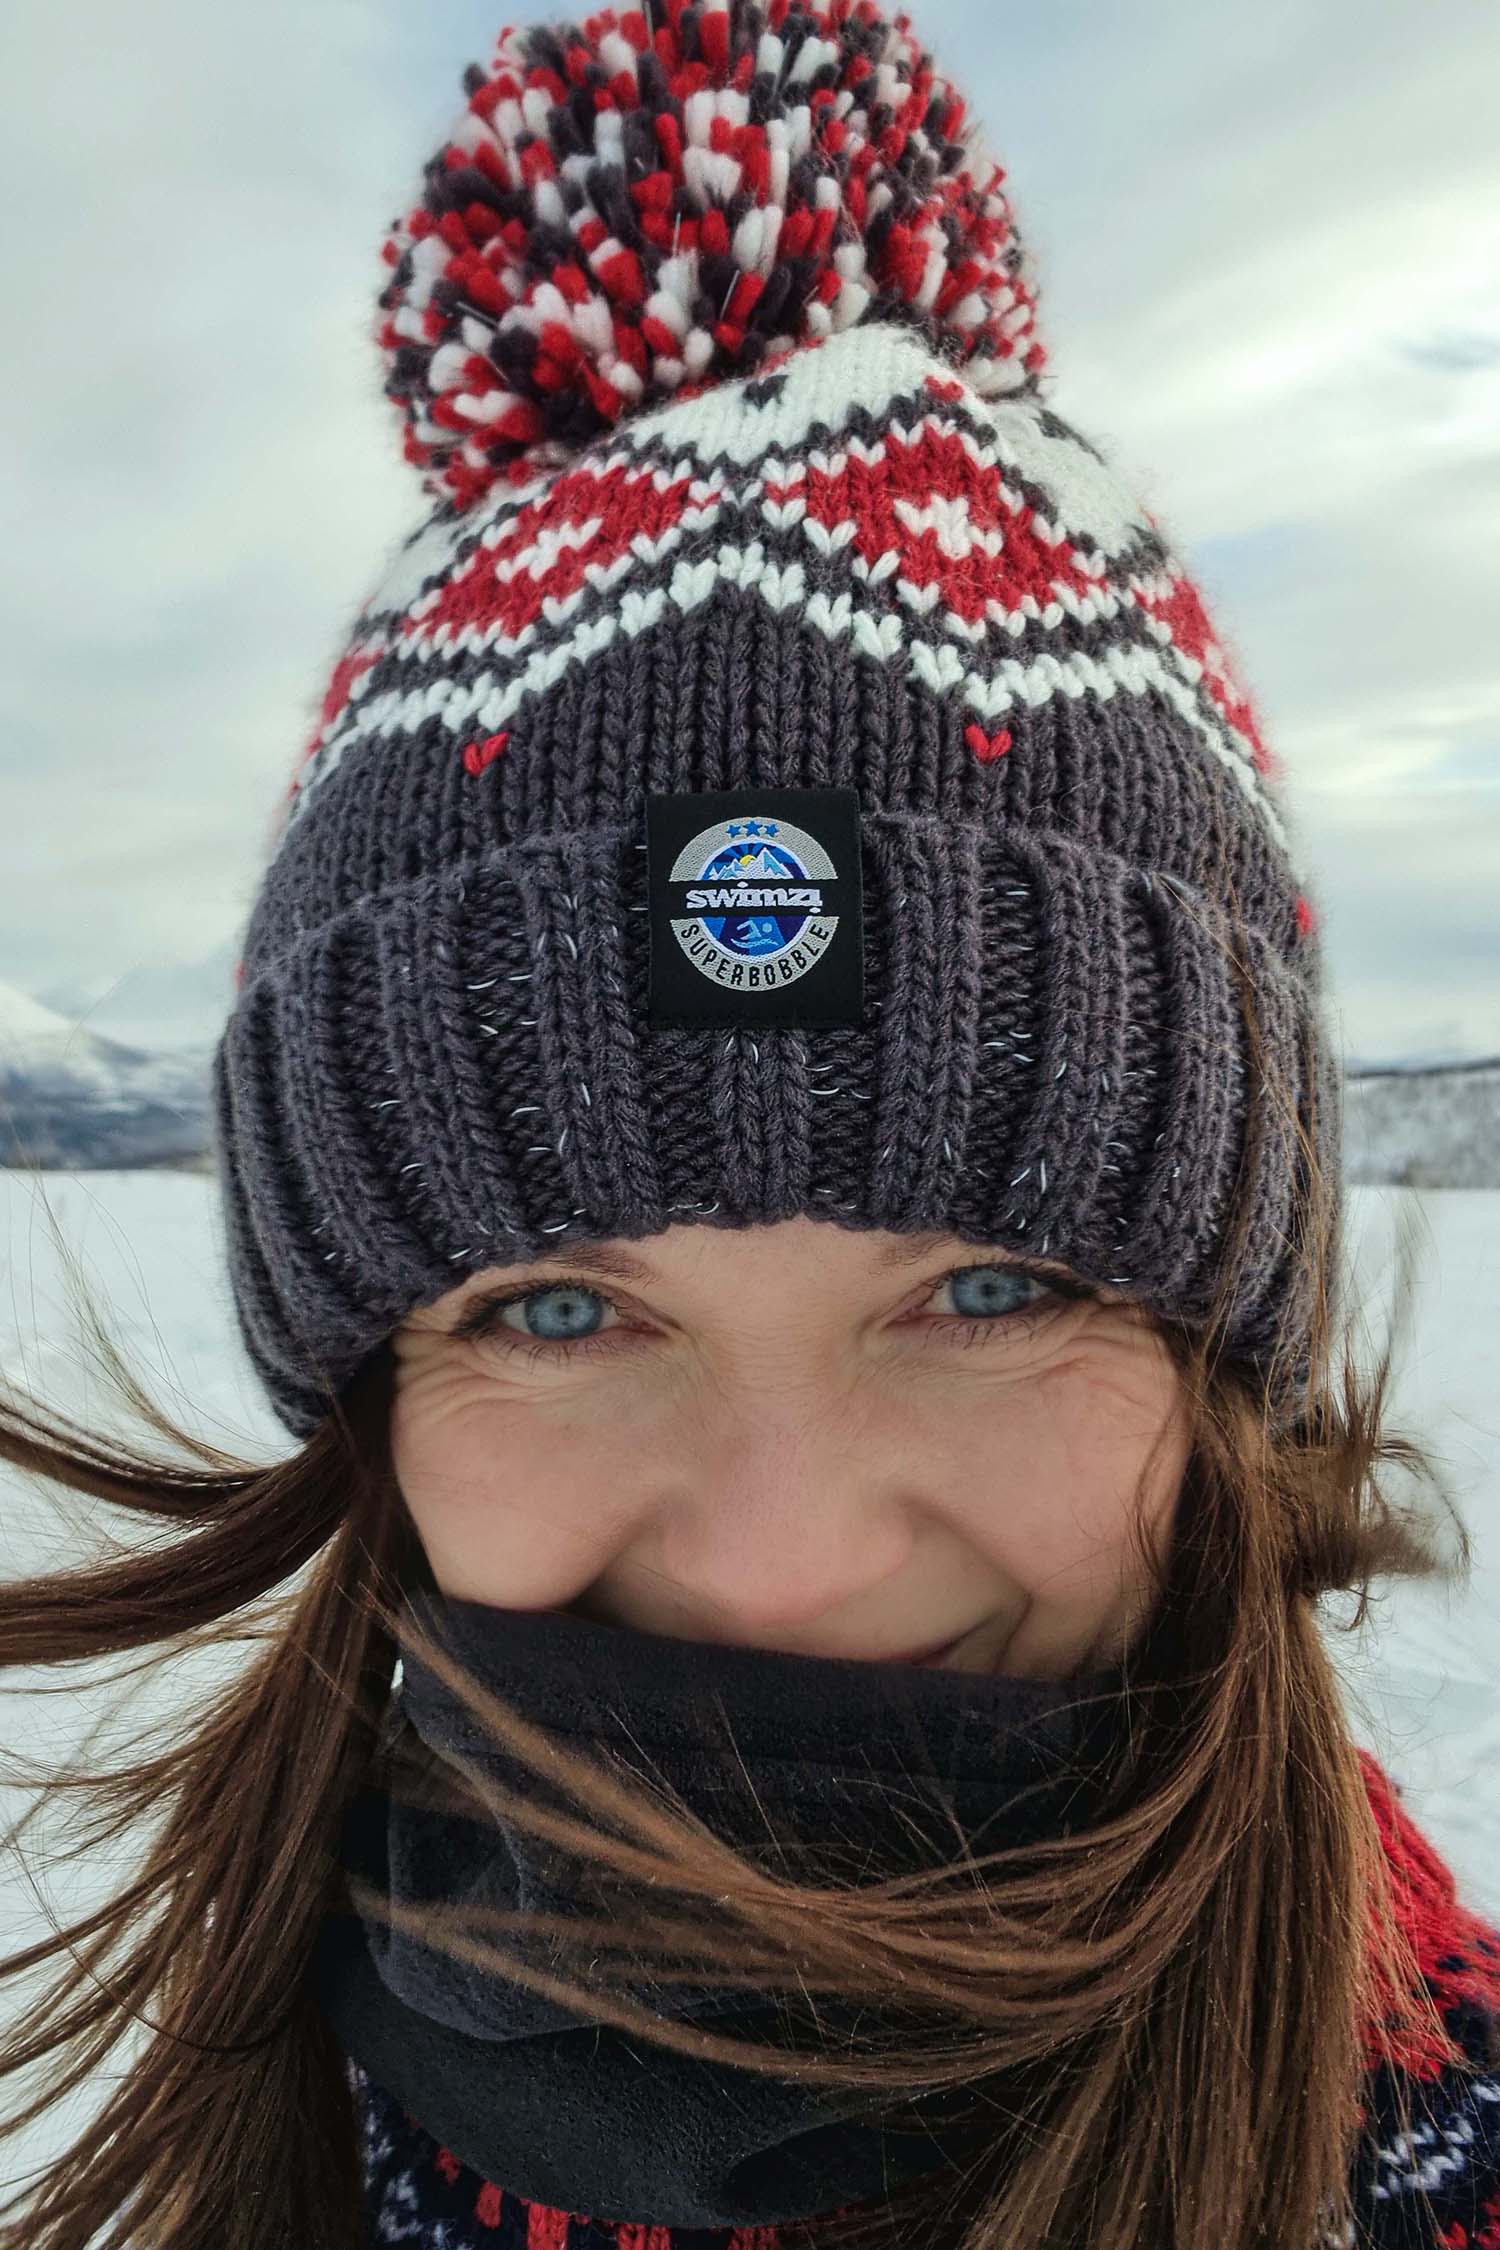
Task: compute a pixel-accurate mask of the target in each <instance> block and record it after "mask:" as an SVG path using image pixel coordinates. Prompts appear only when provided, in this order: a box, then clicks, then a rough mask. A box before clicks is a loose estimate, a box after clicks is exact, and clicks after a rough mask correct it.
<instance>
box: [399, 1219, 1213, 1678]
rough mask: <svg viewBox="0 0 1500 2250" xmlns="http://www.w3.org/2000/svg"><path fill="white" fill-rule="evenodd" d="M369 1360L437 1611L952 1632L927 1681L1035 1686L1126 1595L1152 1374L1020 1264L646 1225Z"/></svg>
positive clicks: (883, 1632) (1137, 1598) (1159, 1532)
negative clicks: (437, 1596) (977, 1679)
mask: <svg viewBox="0 0 1500 2250" xmlns="http://www.w3.org/2000/svg"><path fill="white" fill-rule="evenodd" d="M601 1257H602V1258H603V1259H606V1260H611V1261H621V1262H626V1261H628V1262H629V1266H630V1271H629V1274H628V1276H627V1275H626V1274H625V1273H624V1272H622V1271H621V1270H620V1267H619V1265H615V1266H614V1267H613V1268H612V1270H610V1271H608V1272H607V1273H606V1272H603V1271H601V1269H600V1266H599V1264H598V1263H597V1262H594V1261H598V1260H599V1259H600V1258H601ZM1073 1286H1074V1291H1076V1289H1077V1285H1076V1284H1075V1285H1073ZM497 1297H510V1298H512V1299H515V1300H517V1301H513V1302H511V1303H510V1304H509V1305H508V1306H507V1305H496V1304H495V1303H494V1300H495V1299H496V1298H497ZM393 1346H394V1356H395V1391H394V1400H393V1408H392V1414H393V1419H392V1428H391V1442H392V1452H393V1459H394V1464H395V1471H396V1477H397V1481H398V1483H399V1485H400V1487H401V1490H402V1493H403V1495H404V1497H405V1500H406V1503H407V1505H408V1507H409V1509H410V1511H411V1516H412V1520H413V1522H414V1524H415V1526H416V1530H417V1534H418V1537H419V1538H420V1540H421V1542H422V1545H423V1547H424V1548H425V1550H426V1553H427V1556H428V1559H429V1561H430V1563H431V1566H432V1571H433V1575H434V1577H435V1579H436V1581H437V1584H438V1586H439V1587H440V1589H441V1590H442V1591H443V1592H445V1593H448V1594H451V1595H454V1596H458V1597H461V1598H464V1599H467V1600H471V1601H480V1602H488V1603H492V1604H496V1605H499V1606H503V1607H507V1608H521V1609H549V1610H571V1611H575V1612H577V1613H579V1614H580V1615H583V1616H588V1617H593V1618H597V1619H601V1620H604V1621H607V1622H609V1623H612V1624H619V1625H625V1626H629V1627H634V1628H635V1629H637V1630H639V1631H645V1632H651V1633H660V1634H667V1635H672V1636H677V1637H681V1638H685V1639H692V1640H706V1641H718V1642H734V1643H739V1644H743V1645H746V1646H750V1647H754V1648H762V1649H770V1650H780V1651H784V1652H789V1653H796V1654H801V1655H810V1656H834V1657H855V1658H861V1659H885V1658H892V1657H897V1656H904V1655H906V1654H908V1653H909V1652H911V1651H913V1650H925V1649H929V1648H932V1647H934V1646H936V1645H937V1644H939V1643H941V1642H945V1641H948V1640H960V1646H959V1647H958V1648H956V1649H955V1650H954V1652H953V1653H952V1655H951V1656H949V1657H948V1658H946V1659H945V1662H946V1663H947V1664H949V1665H951V1666H953V1667H955V1668H959V1669H964V1670H972V1671H1003V1672H1009V1673H1014V1674H1017V1675H1020V1676H1022V1677H1026V1678H1034V1679H1048V1680H1060V1679H1065V1678H1067V1677H1068V1676H1069V1675H1070V1674H1072V1673H1073V1672H1075V1671H1078V1670H1081V1669H1088V1668H1092V1667H1093V1666H1095V1665H1102V1664H1106V1663H1109V1662H1111V1661H1113V1660H1114V1658H1115V1657H1116V1656H1117V1655H1118V1654H1120V1653H1121V1652H1122V1650H1123V1648H1124V1646H1125V1645H1126V1643H1127V1642H1128V1641H1129V1640H1131V1639H1132V1638H1133V1637H1134V1634H1135V1632H1136V1630H1137V1629H1138V1627H1139V1625H1140V1624H1141V1622H1142V1621H1143V1620H1144V1618H1145V1617H1146V1616H1147V1615H1148V1614H1149V1612H1150V1610H1151V1607H1152V1606H1153V1600H1154V1583H1155V1571H1156V1566H1157V1564H1159V1562H1160V1560H1161V1559H1162V1558H1163V1556H1164V1554H1165V1550H1166V1543H1167V1538H1168V1535H1169V1533H1170V1527H1171V1520H1172V1513H1173V1508H1174V1504H1175V1502H1176V1499H1177V1495H1178V1492H1179V1490H1180V1488H1181V1483H1182V1476H1183V1471H1184V1468H1185V1466H1186V1461H1187V1437H1186V1428H1185V1421H1184V1417H1183V1411H1182V1397H1181V1391H1180V1387H1179V1382H1178V1377H1177V1372H1176V1369H1175V1367H1174V1365H1173V1363H1172V1360H1171V1358H1170V1356H1169V1354H1168V1352H1167V1350H1166V1347H1165V1345H1164V1344H1163V1343H1162V1341H1161V1339H1160V1337H1159V1335H1158V1333H1157V1331H1156V1330H1155V1328H1154V1327H1153V1326H1152V1324H1151V1323H1150V1322H1149V1320H1148V1319H1147V1318H1146V1316H1144V1315H1142V1314H1141V1313H1139V1312H1137V1311H1136V1310H1135V1309H1134V1308H1133V1307H1131V1306H1129V1305H1127V1304H1125V1303H1124V1302H1123V1301H1122V1300H1120V1299H1119V1298H1118V1297H1117V1296H1116V1295H1114V1294H1113V1293H1110V1292H1106V1293H1103V1294H1095V1293H1088V1294H1082V1293H1072V1292H1070V1291H1069V1276H1068V1275H1067V1273H1066V1271H1065V1269H1063V1268H1061V1267H1059V1266H1056V1265H1052V1264H1050V1263H1048V1262H1046V1261H1042V1262H1036V1261H1021V1260H1018V1259H1017V1258H1015V1257H1014V1256H1013V1255H1012V1254H1011V1253H1010V1252H1008V1251H1004V1250H998V1249H989V1248H986V1247H983V1246H980V1245H976V1244H974V1243H968V1242H964V1241H963V1240H962V1239H961V1238H960V1237H958V1236H956V1235H948V1234H937V1235H927V1236H923V1237H920V1238H918V1237H916V1236H913V1235H908V1234H892V1233H885V1232H881V1231H866V1230H859V1231H856V1230H852V1229H848V1228H844V1227H840V1226H838V1225H836V1224H833V1223H832V1222H829V1221H823V1220H815V1219H809V1218H795V1219H787V1220H784V1221H782V1222H780V1223H779V1224H777V1225H774V1226H758V1227H748V1228H738V1229H727V1228H717V1227H711V1226H707V1225H697V1226H694V1225H688V1226H674V1227H671V1228H669V1229H667V1230H666V1231H665V1232H663V1233H660V1234H655V1235H652V1236H649V1237H647V1238H645V1239H642V1240H632V1241H628V1242H627V1241H624V1240H616V1241H612V1242H609V1243H607V1244H604V1245H599V1244H588V1245H584V1244H579V1245H578V1246H577V1247H576V1248H575V1249H574V1250H572V1251H562V1252H560V1253H559V1255H558V1256H557V1257H556V1258H548V1259H546V1260H543V1261H539V1262H535V1263H532V1264H527V1265H520V1266H509V1267H505V1268H499V1269H494V1270H492V1271H490V1272H489V1273H487V1274H476V1275H473V1276H471V1277H470V1278H469V1279H468V1280H466V1281H465V1282H464V1283H463V1284H462V1285H461V1286H460V1287H458V1288H455V1289H453V1290H452V1291H450V1292H449V1294H448V1295H447V1296H446V1297H443V1298H441V1299H440V1300H438V1302H437V1303H435V1304H432V1305H427V1306H424V1307H422V1308H421V1309H420V1310H419V1311H417V1312H414V1313H412V1314H411V1316H410V1317H409V1318H408V1320H407V1321H406V1322H405V1323H404V1324H403V1326H402V1327H401V1328H400V1329H399V1330H398V1331H397V1332H396V1335H395V1337H394V1339H393ZM1139 1514H1144V1518H1145V1529H1146V1531H1147V1533H1148V1538H1147V1541H1146V1546H1147V1551H1148V1553H1149V1554H1150V1555H1151V1556H1152V1557H1153V1558H1154V1560H1153V1563H1152V1565H1151V1567H1150V1568H1149V1569H1147V1568H1145V1567H1144V1566H1143V1564H1142V1561H1141V1558H1140V1557H1139V1555H1138V1554H1137V1552H1136V1548H1135V1546H1134V1545H1133V1543H1132V1541H1131V1538H1130V1530H1131V1525H1132V1523H1133V1521H1135V1519H1136V1518H1137V1516H1138V1515H1139ZM960 1637H961V1638H960Z"/></svg>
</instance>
